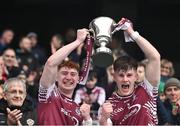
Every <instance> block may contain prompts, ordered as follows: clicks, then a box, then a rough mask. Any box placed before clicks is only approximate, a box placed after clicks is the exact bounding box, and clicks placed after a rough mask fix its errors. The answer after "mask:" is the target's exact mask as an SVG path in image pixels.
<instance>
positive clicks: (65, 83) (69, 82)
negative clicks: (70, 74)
mask: <svg viewBox="0 0 180 126" xmlns="http://www.w3.org/2000/svg"><path fill="white" fill-rule="evenodd" d="M73 84H74V83H73V82H72V81H64V85H66V86H72V85H73Z"/></svg>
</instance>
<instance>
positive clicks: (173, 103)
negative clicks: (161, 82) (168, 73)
mask: <svg viewBox="0 0 180 126" xmlns="http://www.w3.org/2000/svg"><path fill="white" fill-rule="evenodd" d="M164 93H165V95H166V98H167V99H166V100H165V102H164V106H165V108H166V110H167V113H168V116H169V119H170V122H169V124H171V125H180V81H179V80H178V79H177V78H170V79H168V80H167V81H166V83H165V88H164Z"/></svg>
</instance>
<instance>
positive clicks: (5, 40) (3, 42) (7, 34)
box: [0, 29, 14, 55]
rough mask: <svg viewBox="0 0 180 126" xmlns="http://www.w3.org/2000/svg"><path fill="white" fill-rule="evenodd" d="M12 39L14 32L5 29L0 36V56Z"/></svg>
mask: <svg viewBox="0 0 180 126" xmlns="http://www.w3.org/2000/svg"><path fill="white" fill-rule="evenodd" d="M13 38H14V32H13V30H12V29H5V30H4V31H3V32H2V34H1V36H0V55H1V54H2V53H3V51H4V50H5V49H6V48H8V46H9V44H10V43H11V42H12V40H13Z"/></svg>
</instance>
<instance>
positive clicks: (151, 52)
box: [131, 32, 160, 60]
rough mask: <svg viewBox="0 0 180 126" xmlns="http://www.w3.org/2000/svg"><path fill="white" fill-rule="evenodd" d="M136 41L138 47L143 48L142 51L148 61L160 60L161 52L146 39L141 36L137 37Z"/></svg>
mask: <svg viewBox="0 0 180 126" xmlns="http://www.w3.org/2000/svg"><path fill="white" fill-rule="evenodd" d="M133 33H134V32H133ZM133 33H132V34H133ZM132 34H131V35H132ZM135 41H136V43H137V44H138V46H139V47H140V48H141V50H142V51H143V53H144V54H145V56H146V58H147V59H148V60H159V59H160V54H159V52H158V51H157V50H156V49H155V48H154V47H153V46H152V45H151V43H150V42H149V41H148V40H146V39H145V38H144V37H142V36H141V35H139V36H137V37H136V40H135Z"/></svg>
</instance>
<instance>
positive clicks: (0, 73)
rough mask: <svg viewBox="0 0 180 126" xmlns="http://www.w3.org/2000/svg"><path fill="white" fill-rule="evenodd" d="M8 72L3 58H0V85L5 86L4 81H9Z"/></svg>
mask: <svg viewBox="0 0 180 126" xmlns="http://www.w3.org/2000/svg"><path fill="white" fill-rule="evenodd" d="M7 76H8V71H7V68H6V66H5V64H4V60H3V57H2V56H0V84H4V81H5V80H6V79H7Z"/></svg>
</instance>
